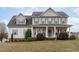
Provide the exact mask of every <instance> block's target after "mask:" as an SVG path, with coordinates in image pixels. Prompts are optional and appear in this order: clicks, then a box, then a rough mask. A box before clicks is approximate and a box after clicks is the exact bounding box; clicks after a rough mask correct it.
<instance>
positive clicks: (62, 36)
mask: <svg viewBox="0 0 79 59" xmlns="http://www.w3.org/2000/svg"><path fill="white" fill-rule="evenodd" d="M68 37H69V35H68V33H66V32H61V33H59V36H58V40H67V39H68Z"/></svg>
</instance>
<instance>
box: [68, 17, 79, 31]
mask: <svg viewBox="0 0 79 59" xmlns="http://www.w3.org/2000/svg"><path fill="white" fill-rule="evenodd" d="M78 21H79V18H76V17H69V18H68V24H70V25H72V26H71V27H70V31H71V32H79V22H78Z"/></svg>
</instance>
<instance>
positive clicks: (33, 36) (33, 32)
mask: <svg viewBox="0 0 79 59" xmlns="http://www.w3.org/2000/svg"><path fill="white" fill-rule="evenodd" d="M31 32H32V35H31V36H32V37H34V36H33V33H34V32H33V27H31Z"/></svg>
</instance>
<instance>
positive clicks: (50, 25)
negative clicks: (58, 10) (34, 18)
mask: <svg viewBox="0 0 79 59" xmlns="http://www.w3.org/2000/svg"><path fill="white" fill-rule="evenodd" d="M46 26H48V27H54V26H56V27H70V26H72V25H67V24H63V25H62V24H38V25H32V27H46Z"/></svg>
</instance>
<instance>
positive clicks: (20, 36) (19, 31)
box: [8, 28, 30, 38]
mask: <svg viewBox="0 0 79 59" xmlns="http://www.w3.org/2000/svg"><path fill="white" fill-rule="evenodd" d="M27 29H30V28H9V32H8V35H9V37H8V38H11V34H12V31H13V30H18V34H17V35H14V36H13V37H14V38H24V31H27Z"/></svg>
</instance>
